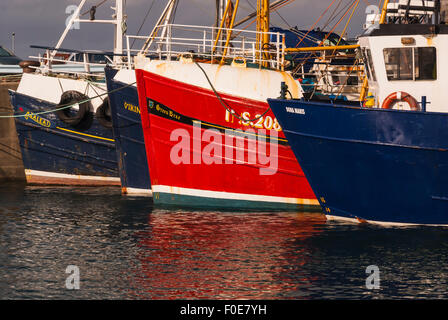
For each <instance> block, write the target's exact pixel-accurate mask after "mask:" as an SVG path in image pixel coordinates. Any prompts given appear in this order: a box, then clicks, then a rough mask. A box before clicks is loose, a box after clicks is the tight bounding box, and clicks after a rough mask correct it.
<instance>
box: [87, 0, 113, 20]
mask: <svg viewBox="0 0 448 320" xmlns="http://www.w3.org/2000/svg"><path fill="white" fill-rule="evenodd" d="M107 1H108V0H103V1H101V2H99V3H98V4H96V5H94V6H92V8H95V9H98V7H99V6H102V5H103V4H104V3H105V2H107ZM90 10H92V9H89V10H87V11H86V12H84V13H82V14H81V17H83V16H85V15H86V14H89V13H90Z"/></svg>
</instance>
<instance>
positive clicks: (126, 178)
mask: <svg viewBox="0 0 448 320" xmlns="http://www.w3.org/2000/svg"><path fill="white" fill-rule="evenodd" d="M115 73H116V71H114V70H113V69H110V68H106V81H107V88H108V91H109V92H110V93H109V102H110V107H111V115H112V122H113V124H114V126H113V133H114V137H115V142H116V146H117V155H118V162H119V163H118V165H119V172H120V180H121V186H122V188H123V192H124V193H150V191H151V181H150V178H149V169H148V161H147V158H146V149H145V142H144V138H143V129H142V124H141V118H140V109H139V106H138V105H139V104H138V93H137V88H136V87H135V86H128V84H125V83H122V82H119V81H115V80H113V77H114V75H115ZM123 87H125V88H123ZM121 88H123V89H121ZM113 90H118V91H115V92H113ZM111 91H112V92H111ZM132 189H133V190H132ZM145 190H146V192H145Z"/></svg>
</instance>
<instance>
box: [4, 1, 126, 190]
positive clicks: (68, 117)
mask: <svg viewBox="0 0 448 320" xmlns="http://www.w3.org/2000/svg"><path fill="white" fill-rule="evenodd" d="M123 3H124V2H123V0H116V3H115V7H114V8H113V10H114V15H113V18H112V19H111V20H98V19H95V14H94V13H95V12H96V7H95V9H94V10H93V11H92V9H91V10H89V11H87V13H89V12H90V13H91V16H90V19H82V18H81V17H82V14H81V10H82V8H83V7H85V5H86V0H82V1H81V2H80V4H79V6H78V7H77V9H76V12H75V13H74V14H73V15H72V17H71V19H70V21H69V23H68V24H67V26H66V29H65V30H64V32H63V34H62V36H61V38H60V39H59V41H58V43H57V44H56V46H54V47H41V46H39V47H37V48H39V49H41V50H42V49H45V50H46V53H45V55H44V56H41V57H39V58H40V64H39V65H38V66H37V67H36V66H34V67H33V66H30V68H31V69H32V70H31V72H25V73H24V74H23V76H22V79H21V81H20V84H19V86H18V89H17V90H16V91H10V96H11V104H12V106H13V107H14V111H15V119H16V127H17V133H18V137H19V142H20V146H21V150H22V157H23V163H24V167H25V174H26V178H27V182H28V183H33V184H61V185H117V186H118V185H120V179H119V175H118V164H117V157H116V149H115V141H114V137H113V132H112V121H111V117H110V107H109V103H108V99H107V88H106V84H105V80H104V67H105V66H106V62H107V63H109V64H113V65H116V66H117V67H119V66H120V65H123V64H124V63H125V62H124V61H123V58H124V57H125V55H124V54H123V33H124V31H125V30H124V26H125V22H126V16H125V14H124V7H123ZM75 23H100V24H111V25H113V26H114V29H115V35H114V50H113V52H99V51H92V50H86V51H80V50H67V49H61V45H62V43H63V41H64V39H65V37H66V36H67V34H68V32H69V30H70V29H71V28H72V26H73V25H74V24H75ZM61 52H62V53H65V54H68V55H72V56H74V55H76V56H77V57H80V56H81V57H83V60H82V61H78V60H79V59H76V58H75V59H69V60H68V61H67V59H63V58H61V57H60V54H61ZM98 56H102V57H103V59H105V61H92V60H89V59H92V58H94V57H98ZM73 65H78V66H81V67H82V68H83V70H82V71H80V70H76V69H74V68H73ZM55 66H57V67H56V68H55Z"/></svg>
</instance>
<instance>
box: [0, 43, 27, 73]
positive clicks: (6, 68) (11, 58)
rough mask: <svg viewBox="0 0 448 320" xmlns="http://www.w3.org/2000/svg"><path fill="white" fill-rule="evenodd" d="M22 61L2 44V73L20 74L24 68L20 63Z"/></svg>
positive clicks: (0, 56) (0, 51)
mask: <svg viewBox="0 0 448 320" xmlns="http://www.w3.org/2000/svg"><path fill="white" fill-rule="evenodd" d="M20 61H22V59H20V58H19V57H17V56H16V55H15V54H14V53H13V52H11V51H9V50H8V49H6V48H5V47H3V46H0V75H10V74H20V73H22V68H21V67H20V65H19V63H20Z"/></svg>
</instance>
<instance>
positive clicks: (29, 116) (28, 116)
mask: <svg viewBox="0 0 448 320" xmlns="http://www.w3.org/2000/svg"><path fill="white" fill-rule="evenodd" d="M24 118H25V120H28V119H31V120H33V121H34V122H36V123H37V124H40V125H41V126H43V127H46V128H49V127H51V122H50V121H49V120H47V119H44V118H41V117H39V116H37V115H35V114H33V113H31V112H29V111H28V112H27V113H26V115H25V117H24Z"/></svg>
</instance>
